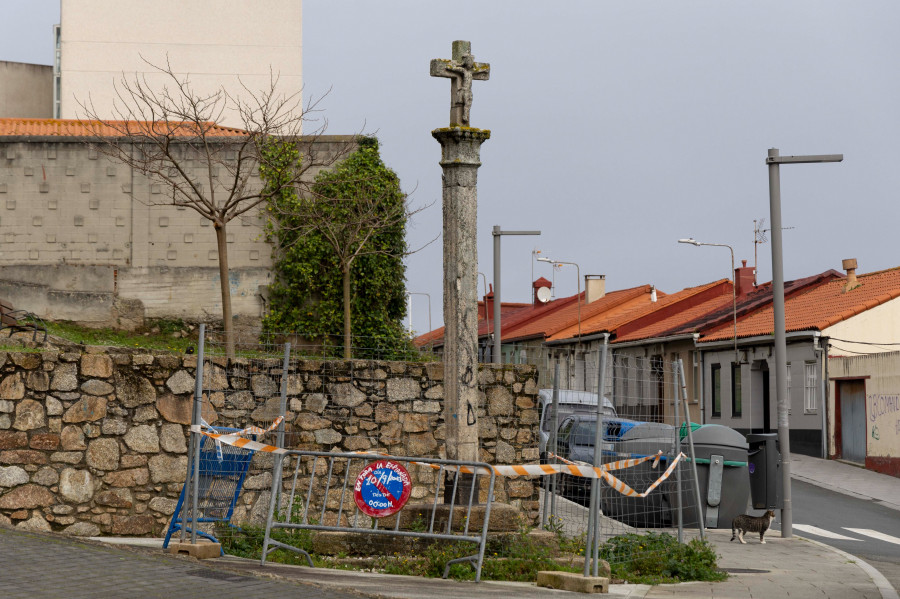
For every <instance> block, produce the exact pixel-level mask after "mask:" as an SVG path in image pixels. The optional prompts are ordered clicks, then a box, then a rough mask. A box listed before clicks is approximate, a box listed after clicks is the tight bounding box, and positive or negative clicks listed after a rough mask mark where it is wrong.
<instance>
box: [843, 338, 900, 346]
mask: <svg viewBox="0 0 900 599" xmlns="http://www.w3.org/2000/svg"><path fill="white" fill-rule="evenodd" d="M828 339H829V340H831V341H843V342H844V343H856V344H858V345H900V343H872V342H871V341H853V340H852V339H838V338H837V337H829V338H828Z"/></svg>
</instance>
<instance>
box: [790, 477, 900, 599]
mask: <svg viewBox="0 0 900 599" xmlns="http://www.w3.org/2000/svg"><path fill="white" fill-rule="evenodd" d="M791 490H792V499H793V504H794V510H793V520H794V524H793V527H794V534H796V535H800V536H803V537H807V538H810V539H815V540H817V541H820V542H822V543H825V544H827V545H831V546H832V547H837V548H838V549H841V550H843V551H846V552H847V553H851V554H853V555H855V556H858V557H859V558H861V559H863V560H865V561H866V562H868V563H869V565H871V566H872V567H874V568H876V569H877V570H878V571H879V572H881V573H882V574H883V575H884V576H885V578H887V579H888V580H889V581H890V583H891V585H893V587H894V588H895V589H900V512H898V511H897V510H894V509H891V508H888V507H885V506H883V505H881V504H879V503H878V502H877V501H871V500H865V499H858V498H856V497H852V496H850V495H845V494H843V493H837V492H835V491H829V490H828V489H823V488H822V487H817V486H814V485H810V484H807V483H804V482H800V481H797V480H794V481H793V482H792V486H791ZM773 527H774V528H777V529H779V530H780V528H781V523H780V520H776V521H775V523H774V524H773Z"/></svg>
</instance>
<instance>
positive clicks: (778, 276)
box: [769, 148, 794, 539]
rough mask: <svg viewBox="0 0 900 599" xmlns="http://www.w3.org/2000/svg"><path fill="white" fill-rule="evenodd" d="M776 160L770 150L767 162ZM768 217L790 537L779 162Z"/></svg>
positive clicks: (772, 169) (773, 170)
mask: <svg viewBox="0 0 900 599" xmlns="http://www.w3.org/2000/svg"><path fill="white" fill-rule="evenodd" d="M777 156H778V149H777V148H769V158H776V157H777ZM769 215H770V220H771V223H772V309H773V311H774V315H775V322H774V326H775V397H776V398H777V405H778V443H779V444H780V446H781V447H780V448H781V475H782V477H783V481H782V490H783V491H782V492H783V495H782V498H783V500H784V507H782V508H781V536H782V537H783V538H786V539H789V538H791V537H792V536H793V533H794V531H793V520H794V518H793V506H792V501H791V433H790V431H791V423H790V416H789V415H788V411H789V410H790V407H791V404H790V398H789V397H788V396H787V338H786V336H785V331H784V253H783V249H782V243H781V171H780V165H779V164H778V162H775V161H770V162H769Z"/></svg>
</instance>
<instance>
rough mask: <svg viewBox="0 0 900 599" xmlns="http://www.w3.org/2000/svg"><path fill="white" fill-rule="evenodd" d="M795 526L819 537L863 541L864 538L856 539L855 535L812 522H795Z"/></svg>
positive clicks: (796, 528) (801, 530)
mask: <svg viewBox="0 0 900 599" xmlns="http://www.w3.org/2000/svg"><path fill="white" fill-rule="evenodd" d="M793 528H794V530H799V531H800V532H805V533H808V534H811V535H816V536H817V537H825V538H826V539H835V540H838V541H862V539H854V538H853V537H848V536H845V535H842V534H839V533H836V532H831V531H830V530H825V529H824V528H819V527H818V526H812V525H810V524H794V526H793Z"/></svg>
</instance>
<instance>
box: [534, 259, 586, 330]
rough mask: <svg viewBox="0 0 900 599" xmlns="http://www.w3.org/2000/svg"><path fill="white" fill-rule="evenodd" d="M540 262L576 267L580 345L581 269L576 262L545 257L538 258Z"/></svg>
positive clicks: (576, 297)
mask: <svg viewBox="0 0 900 599" xmlns="http://www.w3.org/2000/svg"><path fill="white" fill-rule="evenodd" d="M537 261H538V262H547V263H549V264H553V265H556V264H570V265H572V266H574V267H575V276H577V277H578V281H577V282H578V295H576V296H575V299H576V300H577V301H578V343H581V269H580V268H579V267H578V265H577V264H575V263H574V262H564V261H562V260H551V259H550V258H544V257H543V256H538V257H537Z"/></svg>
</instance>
